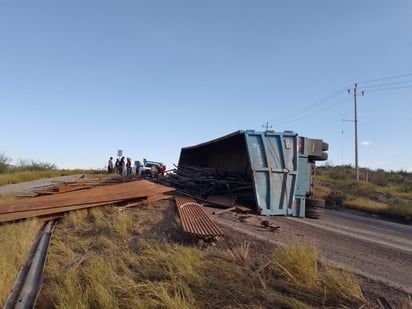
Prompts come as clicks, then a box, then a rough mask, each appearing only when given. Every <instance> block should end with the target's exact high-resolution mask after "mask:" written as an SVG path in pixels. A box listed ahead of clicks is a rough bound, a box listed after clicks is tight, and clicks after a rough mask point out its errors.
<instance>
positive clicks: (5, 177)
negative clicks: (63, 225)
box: [0, 170, 99, 186]
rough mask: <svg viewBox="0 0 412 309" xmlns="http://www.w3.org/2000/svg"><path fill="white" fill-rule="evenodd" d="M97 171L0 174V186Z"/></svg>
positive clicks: (25, 171) (13, 172) (43, 171)
mask: <svg viewBox="0 0 412 309" xmlns="http://www.w3.org/2000/svg"><path fill="white" fill-rule="evenodd" d="M97 173H99V172H98V171H93V170H39V171H31V170H23V171H12V172H8V173H1V174H0V186H4V185H10V184H16V183H21V182H26V181H32V180H37V179H42V178H52V177H59V176H69V175H77V174H97Z"/></svg>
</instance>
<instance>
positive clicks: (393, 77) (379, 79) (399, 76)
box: [358, 73, 412, 85]
mask: <svg viewBox="0 0 412 309" xmlns="http://www.w3.org/2000/svg"><path fill="white" fill-rule="evenodd" d="M406 76H412V73H406V74H401V75H394V76H389V77H383V78H377V79H372V80H367V81H363V82H358V85H359V84H367V83H373V82H379V81H383V80H389V79H395V78H401V77H406Z"/></svg>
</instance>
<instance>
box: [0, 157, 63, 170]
mask: <svg viewBox="0 0 412 309" xmlns="http://www.w3.org/2000/svg"><path fill="white" fill-rule="evenodd" d="M55 169H56V165H55V164H52V163H47V162H36V161H33V160H32V161H28V160H20V161H19V163H18V164H16V165H13V164H11V159H10V158H9V157H7V156H6V155H5V154H4V153H0V174H4V173H10V172H19V171H49V170H55Z"/></svg>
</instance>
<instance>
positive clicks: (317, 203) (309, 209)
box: [305, 198, 325, 219]
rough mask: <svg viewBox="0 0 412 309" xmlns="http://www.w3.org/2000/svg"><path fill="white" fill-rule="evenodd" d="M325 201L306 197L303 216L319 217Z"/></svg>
mask: <svg viewBox="0 0 412 309" xmlns="http://www.w3.org/2000/svg"><path fill="white" fill-rule="evenodd" d="M324 207H325V201H324V200H320V199H310V198H308V199H306V207H305V217H306V218H311V219H319V218H320V217H321V216H322V212H323V208H324Z"/></svg>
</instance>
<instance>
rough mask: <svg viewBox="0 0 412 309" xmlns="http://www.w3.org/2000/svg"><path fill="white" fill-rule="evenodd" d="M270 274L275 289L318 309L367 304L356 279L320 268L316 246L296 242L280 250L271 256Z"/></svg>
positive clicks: (342, 273) (345, 272) (343, 272)
mask: <svg viewBox="0 0 412 309" xmlns="http://www.w3.org/2000/svg"><path fill="white" fill-rule="evenodd" d="M270 274H272V275H273V278H274V279H273V280H272V285H273V286H274V287H276V288H275V289H283V290H284V293H286V294H289V295H293V296H294V297H295V298H296V299H298V300H300V301H301V302H304V303H306V304H309V305H311V306H314V307H318V306H320V305H321V307H331V308H352V307H353V306H357V307H359V306H360V305H365V304H367V300H366V299H365V297H364V295H363V293H362V290H361V287H360V284H359V282H358V280H357V279H356V277H355V276H354V275H352V274H351V273H350V272H348V271H342V270H336V269H334V268H331V267H327V266H322V267H320V266H319V252H318V249H317V247H316V245H314V244H313V243H305V242H302V241H297V240H295V241H292V242H291V243H289V244H288V245H286V246H284V247H281V248H279V249H278V250H276V251H275V252H274V253H273V255H272V256H271V265H270ZM279 277H280V278H279Z"/></svg>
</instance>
